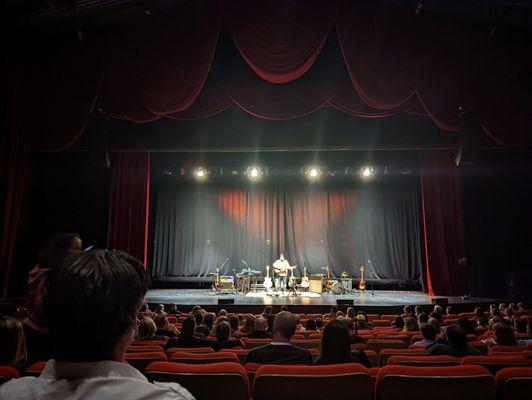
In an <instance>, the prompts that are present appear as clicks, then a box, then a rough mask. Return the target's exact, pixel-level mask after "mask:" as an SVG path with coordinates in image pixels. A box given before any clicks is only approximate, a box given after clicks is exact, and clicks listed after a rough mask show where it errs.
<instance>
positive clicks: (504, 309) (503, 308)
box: [499, 303, 506, 312]
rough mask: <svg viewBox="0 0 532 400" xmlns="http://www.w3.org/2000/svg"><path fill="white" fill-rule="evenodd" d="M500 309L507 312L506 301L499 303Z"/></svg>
mask: <svg viewBox="0 0 532 400" xmlns="http://www.w3.org/2000/svg"><path fill="white" fill-rule="evenodd" d="M499 311H500V312H505V311H506V304H505V303H500V304H499Z"/></svg>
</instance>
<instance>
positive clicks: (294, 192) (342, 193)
mask: <svg viewBox="0 0 532 400" xmlns="http://www.w3.org/2000/svg"><path fill="white" fill-rule="evenodd" d="M156 198H157V200H156V209H155V241H154V251H153V274H154V275H156V276H205V275H206V274H208V273H209V272H213V271H214V270H215V268H216V266H219V265H221V264H222V263H223V261H224V260H225V258H226V257H230V260H229V262H228V263H227V264H226V266H225V267H224V268H223V270H222V271H221V272H222V273H223V274H227V275H232V274H233V273H234V272H239V271H240V270H241V269H242V268H243V263H242V262H241V260H242V259H244V260H245V261H246V262H247V263H248V264H249V265H250V266H252V268H255V269H259V270H262V271H263V273H265V266H266V265H268V264H269V265H271V264H272V262H273V261H274V260H276V259H277V258H278V256H279V253H281V252H283V253H284V254H285V257H286V258H287V259H288V260H289V261H290V263H291V264H292V265H297V266H298V269H297V270H296V271H295V274H296V275H297V276H301V275H302V272H303V267H304V266H306V267H307V269H308V272H309V273H319V272H323V271H322V269H321V268H322V267H324V266H325V265H327V264H328V265H329V266H330V267H331V273H332V275H333V276H339V274H340V272H341V271H343V270H344V269H345V270H347V271H348V272H349V273H350V274H351V275H353V276H359V268H360V266H361V265H363V264H364V265H366V266H367V272H368V273H369V272H370V271H371V270H373V271H374V274H375V278H376V279H398V280H419V277H420V271H421V263H422V253H421V251H422V250H421V234H420V211H419V210H420V207H419V201H418V198H419V191H418V184H417V183H416V182H414V181H412V182H407V183H405V182H401V184H400V185H399V184H397V185H393V184H378V183H376V182H372V183H371V184H367V185H360V186H358V187H352V186H351V187H349V188H346V187H326V186H323V185H300V186H296V187H294V186H293V185H289V184H285V185H283V184H280V185H276V186H271V185H270V186H265V185H248V186H227V184H226V185H221V184H213V183H210V184H209V183H200V184H198V183H196V184H192V183H191V184H175V183H174V184H173V185H172V184H168V183H166V184H161V185H160V186H159V187H158V188H157V189H156ZM368 259H370V260H371V261H372V263H371V264H369V265H368V263H367V261H366V260H368Z"/></svg>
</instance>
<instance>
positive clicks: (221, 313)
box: [218, 308, 227, 317]
mask: <svg viewBox="0 0 532 400" xmlns="http://www.w3.org/2000/svg"><path fill="white" fill-rule="evenodd" d="M218 316H219V317H227V310H226V309H225V308H222V309H221V310H220V311H218Z"/></svg>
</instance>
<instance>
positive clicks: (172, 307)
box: [166, 304, 181, 317]
mask: <svg viewBox="0 0 532 400" xmlns="http://www.w3.org/2000/svg"><path fill="white" fill-rule="evenodd" d="M166 313H167V314H169V315H175V316H176V317H179V316H180V315H181V311H179V310H178V309H177V305H176V304H170V305H169V306H168V311H167V312H166Z"/></svg>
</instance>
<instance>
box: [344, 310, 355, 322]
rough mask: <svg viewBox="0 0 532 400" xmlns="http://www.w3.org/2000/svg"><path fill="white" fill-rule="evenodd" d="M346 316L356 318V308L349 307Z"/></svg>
mask: <svg viewBox="0 0 532 400" xmlns="http://www.w3.org/2000/svg"><path fill="white" fill-rule="evenodd" d="M345 316H346V317H347V318H350V319H355V318H356V313H355V309H354V308H353V307H348V308H347V311H346V313H345Z"/></svg>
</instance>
